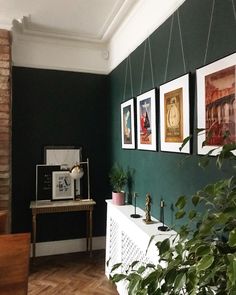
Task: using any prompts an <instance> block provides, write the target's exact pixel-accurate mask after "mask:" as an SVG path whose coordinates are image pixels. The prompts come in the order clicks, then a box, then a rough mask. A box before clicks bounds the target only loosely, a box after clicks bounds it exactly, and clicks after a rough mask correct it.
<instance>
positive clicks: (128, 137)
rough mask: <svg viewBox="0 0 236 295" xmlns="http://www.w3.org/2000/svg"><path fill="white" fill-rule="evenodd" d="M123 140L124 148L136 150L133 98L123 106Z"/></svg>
mask: <svg viewBox="0 0 236 295" xmlns="http://www.w3.org/2000/svg"><path fill="white" fill-rule="evenodd" d="M121 140H122V148H124V149H135V130H134V99H133V98H132V99H130V100H128V101H126V102H123V103H122V104H121Z"/></svg>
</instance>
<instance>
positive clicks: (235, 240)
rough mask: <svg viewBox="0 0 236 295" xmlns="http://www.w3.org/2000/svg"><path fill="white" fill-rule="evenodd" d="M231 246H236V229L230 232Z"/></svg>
mask: <svg viewBox="0 0 236 295" xmlns="http://www.w3.org/2000/svg"><path fill="white" fill-rule="evenodd" d="M229 246H230V247H235V246H236V229H233V230H232V231H231V232H230V233H229Z"/></svg>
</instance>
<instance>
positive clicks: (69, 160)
mask: <svg viewBox="0 0 236 295" xmlns="http://www.w3.org/2000/svg"><path fill="white" fill-rule="evenodd" d="M81 152H82V149H81V148H80V147H75V146H45V147H44V160H45V164H47V165H61V166H62V168H65V169H66V168H67V169H71V168H72V167H73V166H74V165H75V164H76V163H79V162H80V161H81V159H82V154H81Z"/></svg>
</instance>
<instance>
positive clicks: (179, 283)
mask: <svg viewBox="0 0 236 295" xmlns="http://www.w3.org/2000/svg"><path fill="white" fill-rule="evenodd" d="M185 283H186V274H185V273H184V272H181V273H179V274H178V275H177V276H176V278H175V283H174V289H175V290H176V291H179V290H180V289H182V288H183V286H184V285H185Z"/></svg>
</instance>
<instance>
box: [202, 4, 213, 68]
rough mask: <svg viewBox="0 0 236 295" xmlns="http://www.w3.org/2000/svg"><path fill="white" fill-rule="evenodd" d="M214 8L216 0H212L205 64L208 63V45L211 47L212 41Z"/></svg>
mask: <svg viewBox="0 0 236 295" xmlns="http://www.w3.org/2000/svg"><path fill="white" fill-rule="evenodd" d="M214 8H215V0H212V9H211V17H210V24H209V30H208V36H207V44H206V51H205V57H204V62H203V65H205V64H206V60H207V53H208V47H209V41H210V35H211V27H212V20H213V13H214Z"/></svg>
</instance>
